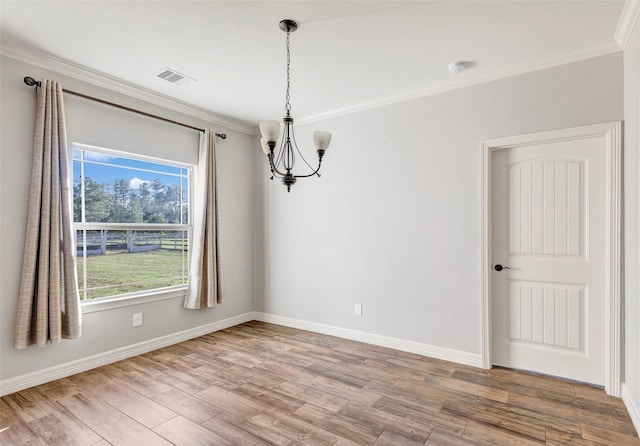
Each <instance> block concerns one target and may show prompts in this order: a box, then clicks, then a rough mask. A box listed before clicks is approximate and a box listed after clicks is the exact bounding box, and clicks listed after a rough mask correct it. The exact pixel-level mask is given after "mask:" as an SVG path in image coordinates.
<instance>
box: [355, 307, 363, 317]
mask: <svg viewBox="0 0 640 446" xmlns="http://www.w3.org/2000/svg"><path fill="white" fill-rule="evenodd" d="M355 313H356V314H357V315H358V316H362V304H356V308H355Z"/></svg>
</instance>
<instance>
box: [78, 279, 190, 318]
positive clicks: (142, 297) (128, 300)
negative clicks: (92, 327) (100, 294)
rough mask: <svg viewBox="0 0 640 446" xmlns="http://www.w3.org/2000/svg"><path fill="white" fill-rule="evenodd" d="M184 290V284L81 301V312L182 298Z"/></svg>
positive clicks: (185, 288) (93, 311)
mask: <svg viewBox="0 0 640 446" xmlns="http://www.w3.org/2000/svg"><path fill="white" fill-rule="evenodd" d="M186 291H187V287H186V286H179V287H174V288H167V289H164V290H155V291H151V292H146V293H136V294H127V295H121V296H116V297H111V298H104V299H95V300H88V301H82V302H81V306H82V313H83V314H85V313H96V312H98V311H107V310H113V309H116V308H123V307H129V306H132V305H140V304H145V303H149V302H157V301H160V300H166V299H175V298H178V297H180V298H183V299H184V296H185V294H186Z"/></svg>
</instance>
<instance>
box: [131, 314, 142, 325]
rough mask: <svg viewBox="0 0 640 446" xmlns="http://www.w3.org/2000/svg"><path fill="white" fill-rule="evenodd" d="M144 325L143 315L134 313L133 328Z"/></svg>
mask: <svg viewBox="0 0 640 446" xmlns="http://www.w3.org/2000/svg"><path fill="white" fill-rule="evenodd" d="M141 325H142V313H133V326H134V327H139V326H141Z"/></svg>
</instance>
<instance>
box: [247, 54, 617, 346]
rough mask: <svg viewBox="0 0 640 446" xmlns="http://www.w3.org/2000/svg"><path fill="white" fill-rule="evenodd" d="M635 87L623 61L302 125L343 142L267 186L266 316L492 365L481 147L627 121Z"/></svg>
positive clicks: (599, 61) (305, 131)
mask: <svg viewBox="0 0 640 446" xmlns="http://www.w3.org/2000/svg"><path fill="white" fill-rule="evenodd" d="M462 75H464V74H462ZM622 81H623V74H622V54H621V53H616V54H611V55H607V56H602V57H598V58H594V59H589V60H585V61H581V62H577V63H572V64H567V65H562V66H558V67H554V68H551V69H546V70H542V71H537V72H532V73H528V74H525V75H520V76H516V77H512V78H508V79H502V80H497V81H494V82H490V83H485V84H481V85H477V86H472V87H468V88H463V89H459V90H455V91H450V92H445V93H441V94H437V95H433V96H428V97H424V98H420V99H415V100H412V101H408V102H404V103H399V104H396V105H391V106H387V107H383V108H379V109H374V110H369V111H362V112H358V113H354V114H350V115H346V116H340V117H336V118H332V119H327V120H325V121H323V122H317V123H313V124H310V125H305V126H299V127H298V128H297V129H296V133H297V140H298V142H299V143H300V144H301V145H303V146H305V147H307V148H308V149H309V150H311V148H310V146H311V144H310V141H311V139H310V138H311V137H310V134H311V132H312V130H315V129H323V130H327V131H329V132H332V133H333V138H334V139H333V142H332V145H331V147H330V148H329V150H328V152H327V155H326V157H325V158H326V162H325V166H324V168H323V176H322V178H320V179H307V180H301V181H300V182H299V183H298V184H296V185H295V186H294V187H293V189H292V191H291V193H289V194H287V193H286V189H284V186H282V185H281V184H279V183H276V182H273V183H269V184H268V185H265V188H266V190H265V192H264V195H263V199H264V200H265V204H264V208H265V210H264V217H263V218H264V224H265V227H266V233H267V234H269V237H267V239H266V240H264V242H263V244H262V245H260V246H259V249H258V251H257V252H258V254H262V262H263V265H262V267H264V269H265V275H264V277H261V279H262V282H260V281H257V282H256V284H257V285H258V284H260V286H261V287H262V288H261V289H262V290H263V294H262V296H261V298H260V299H257V300H256V309H257V310H258V311H263V312H265V313H271V314H276V315H279V316H283V317H289V318H294V319H299V320H304V321H311V322H314V323H320V324H328V325H332V326H337V327H341V328H348V329H353V330H359V331H363V332H367V333H372V334H376V335H382V336H390V337H393V338H399V339H402V340H408V341H413V342H417V343H422V344H426V345H431V346H438V347H444V348H448V349H453V350H457V351H461V352H467V353H472V354H479V353H480V266H479V262H480V258H479V249H480V192H479V186H480V141H481V140H483V139H488V138H496V137H502V136H508V135H515V134H521V133H529V132H536V131H544V130H551V129H558V128H565V127H573V126H581V125H586V124H594V123H599V122H605V121H617V120H621V119H622V118H623V107H622V95H623V88H622ZM310 157H311V158H313V155H310ZM262 168H263V169H262V172H265V171H266V167H265V166H264V163H262ZM264 181H266V180H264ZM260 267H261V266H259V265H258V266H257V268H260ZM257 289H260V288H257ZM355 303H361V304H363V310H364V314H363V316H361V317H360V316H355V315H354V304H355Z"/></svg>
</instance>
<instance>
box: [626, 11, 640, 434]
mask: <svg viewBox="0 0 640 446" xmlns="http://www.w3.org/2000/svg"><path fill="white" fill-rule="evenodd" d="M624 119H625V127H624V163H625V169H624V176H625V192H624V193H625V197H624V212H625V237H626V243H625V266H626V270H625V272H626V274H625V283H624V292H625V301H624V310H625V333H624V341H625V363H624V366H625V368H624V382H625V387H624V388H623V397H624V398H625V402H626V403H627V406H628V408H629V409H630V410H629V411H630V413H631V415H632V418H633V420H634V423H635V426H636V429H638V430H640V329H638V324H639V323H640V282H639V280H640V260H639V257H640V237H639V236H638V235H639V234H638V232H639V231H640V182H639V180H638V177H639V176H640V21H636V25H635V29H634V31H633V34H632V35H631V38H630V39H629V41H628V43H627V45H626V47H625V51H624ZM629 403H631V404H629Z"/></svg>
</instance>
